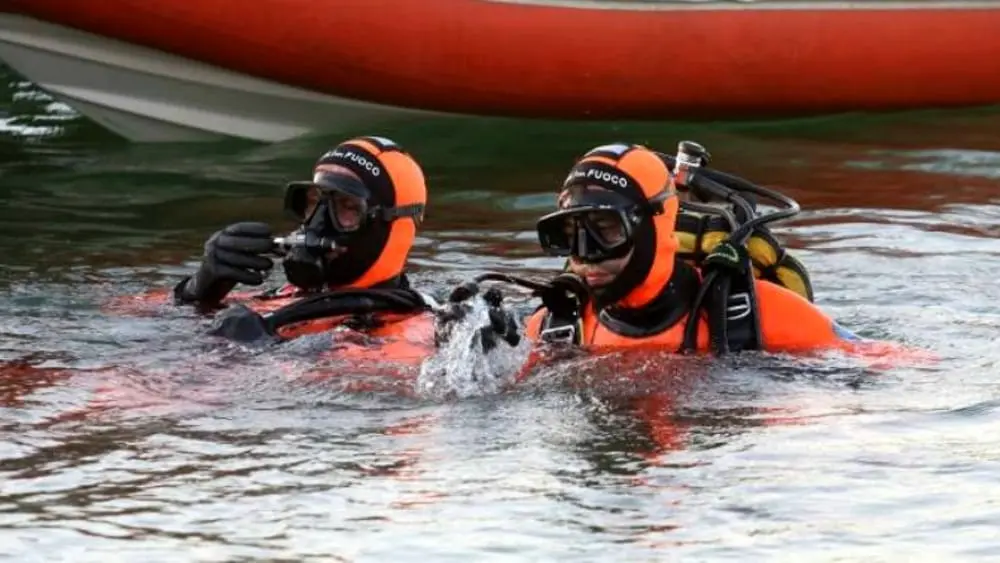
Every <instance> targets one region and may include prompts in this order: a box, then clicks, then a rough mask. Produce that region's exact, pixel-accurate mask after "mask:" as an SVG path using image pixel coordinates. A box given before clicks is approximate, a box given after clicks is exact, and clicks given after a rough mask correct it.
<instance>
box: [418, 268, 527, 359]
mask: <svg viewBox="0 0 1000 563" xmlns="http://www.w3.org/2000/svg"><path fill="white" fill-rule="evenodd" d="M478 294H479V285H478V284H476V283H474V282H469V283H465V284H462V285H460V286H458V287H456V288H455V289H454V290H453V291H452V292H451V295H449V296H448V304H447V305H446V307H444V308H442V310H440V311H438V312H437V325H436V330H435V341H436V343H437V344H438V345H439V346H440V345H441V344H442V343H444V342H446V341H447V340H449V339H450V337H451V332H452V330H454V328H455V325H456V323H457V322H458V321H461V320H462V319H464V318H465V317H466V315H468V313H469V311H470V310H471V305H470V304H469V300H471V299H472V298H473V297H475V296H476V295H478ZM482 298H483V301H485V302H486V305H487V307H488V308H487V313H488V315H489V324H487V325H484V326H481V327H479V328H478V329H477V330H476V332H477V333H478V335H479V339H480V342H481V343H482V346H483V351H484V352H489V351H490V350H492V349H493V348H495V347H496V344H497V342H496V340H497V338H500V339H501V340H503V341H504V342H506V343H507V344H509V345H511V346H517V345H518V343H520V342H521V335H520V334H518V331H517V322H516V321H515V320H514V315H513V313H511V312H510V311H509V310H508V309H507V308H505V307H504V305H503V294H502V293H500V290H498V289H496V288H490V289H488V290H487V291H486V293H484V294H483V296H482Z"/></svg>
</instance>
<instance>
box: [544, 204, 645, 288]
mask: <svg viewBox="0 0 1000 563" xmlns="http://www.w3.org/2000/svg"><path fill="white" fill-rule="evenodd" d="M598 190H603V191H607V190H605V189H604V188H602V187H599V186H586V187H582V188H580V187H574V188H572V191H570V190H567V191H564V192H562V193H561V194H560V195H559V207H560V208H563V209H564V208H566V207H569V201H570V196H571V195H574V194H579V193H581V192H582V191H598ZM590 222H591V224H593V225H594V226H596V227H597V230H598V232H599V233H600V235H601V237H602V238H603V239H604V240H606V241H608V242H616V241H619V240H624V239H625V237H626V236H627V235H626V233H625V229H624V226H623V225H622V224H621V222H620V221H618V220H617V219H615V218H613V217H607V216H601V215H599V214H595V215H594V216H593V217H590ZM569 228H571V225H567V229H569ZM567 235H569V236H572V233H567ZM631 258H632V251H631V250H630V251H629V253H628V254H626V255H625V256H622V257H621V258H611V259H608V260H604V261H602V262H596V263H593V262H583V261H581V260H579V259H578V258H576V257H575V256H571V257H570V259H569V271H570V272H573V273H574V274H576V275H578V276H580V277H581V278H583V280H584V281H585V282H586V283H587V285H589V286H590V287H591V288H593V289H600V288H602V287H604V286H606V285H608V284H610V283H611V282H612V281H614V279H615V278H616V277H618V275H619V274H621V273H622V271H623V270H624V269H625V266H626V265H627V264H628V261H629V259H631Z"/></svg>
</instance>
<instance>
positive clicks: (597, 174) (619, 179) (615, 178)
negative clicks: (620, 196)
mask: <svg viewBox="0 0 1000 563" xmlns="http://www.w3.org/2000/svg"><path fill="white" fill-rule="evenodd" d="M587 178H593V179H595V180H599V181H602V182H607V183H609V184H611V185H612V186H618V187H619V188H624V187H627V186H628V180H626V179H625V177H624V176H619V175H618V174H612V173H611V172H608V171H606V170H596V169H594V168H591V169H590V170H587Z"/></svg>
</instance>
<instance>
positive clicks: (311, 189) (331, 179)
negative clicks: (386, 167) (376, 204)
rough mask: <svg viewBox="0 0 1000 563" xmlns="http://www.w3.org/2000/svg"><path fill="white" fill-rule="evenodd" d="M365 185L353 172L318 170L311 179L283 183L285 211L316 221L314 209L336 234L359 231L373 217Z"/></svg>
mask: <svg viewBox="0 0 1000 563" xmlns="http://www.w3.org/2000/svg"><path fill="white" fill-rule="evenodd" d="M369 197H370V193H369V191H368V188H366V187H365V185H364V184H363V183H362V182H361V181H360V180H358V179H357V178H354V177H353V176H349V175H346V174H337V173H330V172H324V171H318V172H316V174H315V175H314V176H313V180H312V182H292V183H290V184H288V185H287V186H286V187H285V211H286V212H287V213H288V214H289V215H291V216H292V217H294V218H295V219H296V220H298V221H301V222H303V223H316V221H315V220H314V219H315V215H316V213H321V214H324V215H325V217H322V218H320V219H321V222H323V223H325V225H324V227H325V229H326V230H329V231H332V232H334V233H338V234H350V233H355V232H357V231H359V230H360V229H361V228H362V227H364V226H365V224H366V223H367V222H368V221H369V220H370V219H371V218H372V216H373V215H374V213H373V212H372V211H374V210H373V209H369V205H368V199H369Z"/></svg>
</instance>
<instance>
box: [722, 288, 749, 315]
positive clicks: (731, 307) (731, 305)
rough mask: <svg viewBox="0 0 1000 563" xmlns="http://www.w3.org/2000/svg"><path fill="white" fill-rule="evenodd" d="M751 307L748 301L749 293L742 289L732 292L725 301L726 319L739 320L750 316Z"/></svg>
mask: <svg viewBox="0 0 1000 563" xmlns="http://www.w3.org/2000/svg"><path fill="white" fill-rule="evenodd" d="M752 311H753V307H752V305H751V301H750V293H748V292H746V291H744V292H741V293H733V294H732V295H730V296H729V299H728V300H727V301H726V320H727V321H739V320H742V319H745V318H747V317H749V316H750V313H751V312H752Z"/></svg>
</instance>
